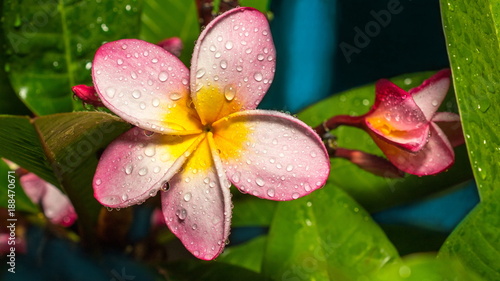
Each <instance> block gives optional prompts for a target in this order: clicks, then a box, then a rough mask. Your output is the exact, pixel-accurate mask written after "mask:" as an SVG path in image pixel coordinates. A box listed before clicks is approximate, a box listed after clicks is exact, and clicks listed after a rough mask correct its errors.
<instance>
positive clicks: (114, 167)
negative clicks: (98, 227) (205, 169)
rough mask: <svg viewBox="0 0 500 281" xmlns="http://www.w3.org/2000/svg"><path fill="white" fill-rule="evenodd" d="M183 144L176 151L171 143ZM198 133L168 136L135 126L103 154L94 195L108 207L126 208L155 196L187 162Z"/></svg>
mask: <svg viewBox="0 0 500 281" xmlns="http://www.w3.org/2000/svg"><path fill="white" fill-rule="evenodd" d="M179 142H180V143H182V145H183V151H182V152H177V154H172V153H170V152H169V149H168V147H169V145H170V144H175V143H179ZM197 143H199V138H196V136H168V135H162V134H158V133H154V134H153V133H152V132H150V131H145V130H143V129H141V128H138V127H134V128H132V129H130V130H129V131H127V132H125V133H124V134H122V135H121V136H119V137H118V138H117V139H115V140H114V141H113V142H112V143H111V144H110V145H108V147H107V148H106V150H105V151H104V153H103V154H102V156H101V158H100V160H99V163H98V165H97V169H96V172H95V175H94V179H93V187H94V197H95V198H96V199H97V200H98V201H99V202H100V203H101V204H102V205H104V206H107V207H111V208H124V207H129V206H131V205H135V204H140V203H142V202H144V201H145V200H146V199H148V198H150V197H152V196H155V195H156V193H157V192H158V191H159V190H160V189H162V188H163V186H164V184H166V182H167V181H168V180H169V179H170V178H171V177H172V176H174V174H175V173H176V172H177V171H178V170H179V169H180V167H181V166H182V165H183V163H184V162H185V161H186V157H185V156H184V155H183V153H184V152H185V151H192V150H193V149H194V148H195V147H196V145H197Z"/></svg>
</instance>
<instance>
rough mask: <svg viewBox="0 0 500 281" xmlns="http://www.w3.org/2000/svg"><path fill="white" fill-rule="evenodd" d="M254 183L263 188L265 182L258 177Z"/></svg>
mask: <svg viewBox="0 0 500 281" xmlns="http://www.w3.org/2000/svg"><path fill="white" fill-rule="evenodd" d="M255 183H256V184H257V185H258V186H264V184H265V181H264V180H263V179H262V178H259V177H258V178H256V179H255ZM269 196H271V195H269Z"/></svg>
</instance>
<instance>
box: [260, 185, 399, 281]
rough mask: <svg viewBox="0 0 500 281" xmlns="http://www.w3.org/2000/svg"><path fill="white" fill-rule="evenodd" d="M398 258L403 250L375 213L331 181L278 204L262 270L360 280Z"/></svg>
mask: <svg viewBox="0 0 500 281" xmlns="http://www.w3.org/2000/svg"><path fill="white" fill-rule="evenodd" d="M393 263H399V255H398V253H397V251H396V249H395V248H394V246H393V245H392V244H391V242H390V241H389V240H388V239H387V237H386V236H385V234H384V233H383V232H382V230H381V229H380V228H379V227H378V225H377V224H376V223H374V222H373V221H372V219H371V218H370V216H369V214H368V213H367V212H366V211H365V210H363V208H362V207H361V206H360V205H359V204H357V203H356V202H355V201H354V200H353V199H351V198H350V197H349V196H348V195H347V194H345V193H344V192H343V191H342V190H341V189H339V188H338V187H336V186H334V185H332V184H327V185H326V186H325V187H323V188H322V189H321V190H317V191H315V192H314V193H312V194H311V195H308V196H306V197H303V198H300V199H298V200H294V201H289V202H280V203H279V204H278V207H277V210H276V213H275V216H274V219H273V223H272V224H271V228H270V231H269V236H268V242H267V248H266V251H265V254H264V262H263V268H262V272H263V273H264V274H266V275H267V276H270V277H271V278H273V279H275V280H358V278H360V277H362V276H369V275H370V274H371V273H372V272H375V271H377V270H379V269H380V268H382V267H384V266H386V265H387V264H393ZM367 280H369V279H367Z"/></svg>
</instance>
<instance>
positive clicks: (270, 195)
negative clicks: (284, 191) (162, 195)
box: [267, 188, 274, 197]
mask: <svg viewBox="0 0 500 281" xmlns="http://www.w3.org/2000/svg"><path fill="white" fill-rule="evenodd" d="M267 196H269V197H274V188H269V189H268V190H267Z"/></svg>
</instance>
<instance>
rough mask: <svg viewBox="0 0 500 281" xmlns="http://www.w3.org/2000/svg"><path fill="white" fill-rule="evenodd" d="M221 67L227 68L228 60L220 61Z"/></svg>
mask: <svg viewBox="0 0 500 281" xmlns="http://www.w3.org/2000/svg"><path fill="white" fill-rule="evenodd" d="M220 67H221V68H222V69H226V68H227V60H221V61H220Z"/></svg>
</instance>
